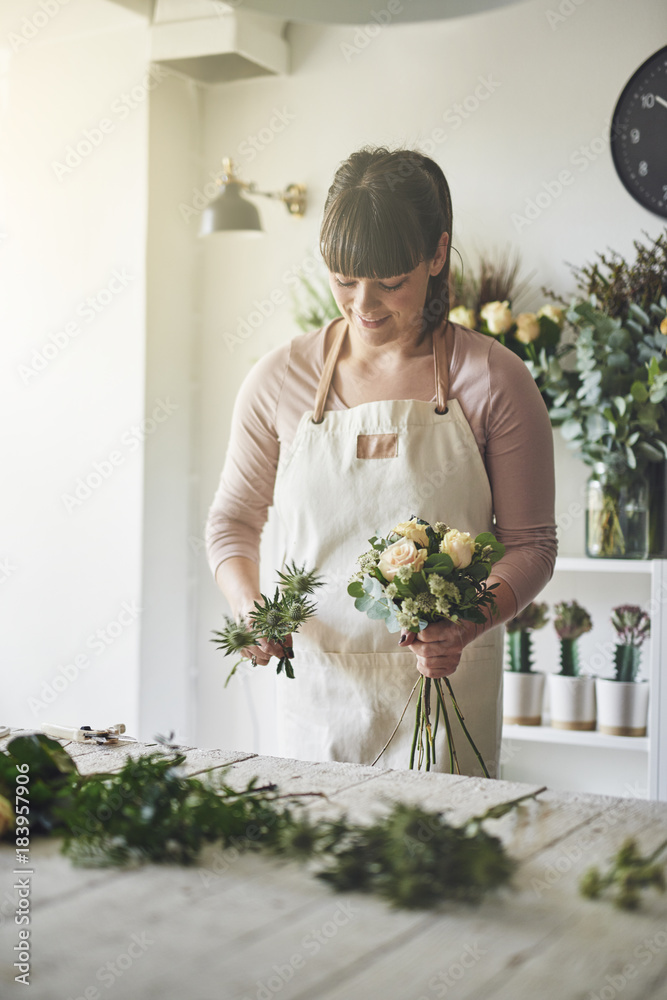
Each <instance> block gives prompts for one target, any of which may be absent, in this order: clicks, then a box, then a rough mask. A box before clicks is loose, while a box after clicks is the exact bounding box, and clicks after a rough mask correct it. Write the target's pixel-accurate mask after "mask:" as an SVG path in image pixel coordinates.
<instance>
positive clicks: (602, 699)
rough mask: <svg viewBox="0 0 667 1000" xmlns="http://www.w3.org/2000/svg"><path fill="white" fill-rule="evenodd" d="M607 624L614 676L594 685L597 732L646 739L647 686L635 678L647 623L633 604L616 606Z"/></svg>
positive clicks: (645, 617)
mask: <svg viewBox="0 0 667 1000" xmlns="http://www.w3.org/2000/svg"><path fill="white" fill-rule="evenodd" d="M611 623H612V625H613V626H614V629H615V630H616V634H617V637H618V641H617V644H616V649H615V650H614V676H613V677H612V678H605V677H598V678H596V681H595V689H596V696H597V701H598V729H599V731H600V732H601V733H608V734H609V735H611V736H646V717H647V715H648V689H649V685H648V681H646V680H639V677H638V674H639V668H640V665H641V653H642V645H643V644H644V642H645V641H646V639H647V638H648V636H649V634H650V631H651V620H650V618H649V616H648V614H647V613H646V612H645V611H643V610H642V608H640V607H638V606H637V605H636V604H620V605H619V606H618V607H616V608H613V610H612V615H611Z"/></svg>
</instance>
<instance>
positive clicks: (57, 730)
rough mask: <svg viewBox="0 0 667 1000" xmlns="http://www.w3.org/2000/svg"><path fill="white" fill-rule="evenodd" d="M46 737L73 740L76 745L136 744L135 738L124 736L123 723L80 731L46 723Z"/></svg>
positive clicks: (86, 727) (43, 729)
mask: <svg viewBox="0 0 667 1000" xmlns="http://www.w3.org/2000/svg"><path fill="white" fill-rule="evenodd" d="M41 730H42V732H43V733H44V734H45V736H54V737H55V738H56V739H57V740H73V741H74V742H75V743H100V744H101V745H103V746H112V745H114V744H116V743H126V742H127V743H136V740H135V738H134V737H133V736H123V735H122V734H123V733H124V732H125V726H124V724H123V723H122V722H118V723H116V725H114V726H107V728H106V729H92V728H91V727H90V726H81V727H80V728H79V729H68V728H67V727H66V726H53V725H51V723H45V724H44V725H43V726H42V727H41Z"/></svg>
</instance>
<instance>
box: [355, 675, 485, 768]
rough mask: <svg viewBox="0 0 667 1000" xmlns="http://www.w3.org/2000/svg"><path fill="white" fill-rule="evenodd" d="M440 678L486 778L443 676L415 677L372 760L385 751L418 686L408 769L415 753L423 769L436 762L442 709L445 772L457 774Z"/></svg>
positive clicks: (455, 758)
mask: <svg viewBox="0 0 667 1000" xmlns="http://www.w3.org/2000/svg"><path fill="white" fill-rule="evenodd" d="M443 680H444V682H445V684H446V685H447V690H448V691H449V695H450V698H451V700H452V707H453V709H454V713H455V715H456V718H457V719H458V721H459V725H460V726H461V729H462V730H463V733H464V735H465V738H466V739H467V741H468V743H469V744H470V746H471V747H472V750H473V753H474V754H475V756H476V757H477V760H478V761H479V765H480V767H481V768H482V773H483V774H484V777H485V778H489V777H490V775H489V772H488V769H487V766H486V764H485V763H484V758H483V757H482V755H481V753H480V752H479V750H478V749H477V746H476V745H475V741H474V740H473V738H472V736H471V735H470V733H469V731H468V728H467V726H466V724H465V721H464V717H463V713H462V712H461V709H460V708H459V705H458V702H457V701H456V698H455V696H454V691H453V690H452V685H451V684H450V682H449V678H447V677H444V678H442V679H441V678H440V677H436V678H433V679H432V678H430V677H423V676H422V677H421V678H418V679H417V681H415V684H414V687H413V688H412V691H411V692H410V694H409V696H408V700H407V702H406V703H405V706H404V708H403V711H402V712H401V717H400V719H399V720H398V722H397V723H396V725H395V727H394V730H393V732H392V734H391V736H390V737H389V739H388V740H387V742H386V743H385V745H384V746H383V747H382V750H381V751H380V753H379V754H378V755H377V757H376V758H375V760H374V761H373V764H377V762H378V761H379V759H380V757H381V756H382V754H383V753H384V752H385V750H386V749H387V747H388V746H389V744H390V743H391V741H392V740H393V738H394V736H395V735H396V733H397V731H398V728H399V726H400V724H401V722H402V721H403V718H404V716H405V713H406V712H407V710H408V706H409V704H410V702H411V701H412V696H413V694H414V693H415V689H416V688H417V686H419V691H418V694H417V704H416V706H415V726H414V730H413V733H412V744H411V747H410V770H411V771H412V770H414V766H415V757H416V758H417V770H421V767H422V764H424V769H425V770H426V771H430V770H431V764H435V763H436V750H435V737H436V733H437V731H438V722H439V720H440V712H441V711H442V717H443V720H444V724H445V734H446V740H447V750H448V753H449V772H450V774H460V773H461V768H460V766H459V761H458V757H457V756H456V747H455V745H454V735H453V732H452V725H451V722H450V719H449V712H448V711H447V705H446V703H445V698H444V692H443V689H442V681H443ZM431 685H433V686H434V687H435V693H436V697H437V702H436V715H435V724H434V725H433V726H431ZM371 766H372V765H371Z"/></svg>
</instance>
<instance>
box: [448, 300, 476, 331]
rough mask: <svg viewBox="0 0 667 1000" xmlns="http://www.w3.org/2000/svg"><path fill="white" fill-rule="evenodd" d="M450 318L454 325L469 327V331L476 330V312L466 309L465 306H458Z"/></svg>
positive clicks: (452, 311)
mask: <svg viewBox="0 0 667 1000" xmlns="http://www.w3.org/2000/svg"><path fill="white" fill-rule="evenodd" d="M449 318H450V319H451V321H452V323H458V324H459V325H460V326H467V327H468V329H469V330H474V329H475V310H474V309H466V307H465V306H456V308H455V309H452V310H451V312H450V314H449Z"/></svg>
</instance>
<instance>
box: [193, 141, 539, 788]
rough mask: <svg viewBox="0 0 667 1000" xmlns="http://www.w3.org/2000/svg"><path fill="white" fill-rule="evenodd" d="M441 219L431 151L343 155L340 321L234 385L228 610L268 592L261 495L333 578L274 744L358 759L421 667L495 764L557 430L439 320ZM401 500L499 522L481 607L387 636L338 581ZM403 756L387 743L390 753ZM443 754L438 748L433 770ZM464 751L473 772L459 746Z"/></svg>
mask: <svg viewBox="0 0 667 1000" xmlns="http://www.w3.org/2000/svg"><path fill="white" fill-rule="evenodd" d="M451 232H452V207H451V199H450V195H449V188H448V185H447V181H446V179H445V177H444V175H443V173H442V171H441V170H440V168H439V167H438V165H437V164H436V163H435V162H434V161H433V160H431V159H429V158H428V157H426V156H424V155H423V154H421V153H418V152H414V151H411V150H398V151H394V152H390V151H389V150H387V149H384V148H379V149H364V150H360V151H359V152H357V153H354V154H353V155H352V156H350V157H349V159H348V160H347V161H345V163H343V164H342V166H341V167H340V168H339V170H338V172H337V174H336V176H335V178H334V182H333V184H332V186H331V188H330V190H329V194H328V197H327V201H326V204H325V209H324V219H323V223H322V230H321V250H322V254H323V257H324V259H325V262H326V264H327V266H328V268H329V272H330V283H331V288H332V291H333V294H334V297H335V298H336V301H337V303H338V305H339V308H340V310H341V313H342V317H340V318H339V319H337V320H334V321H333V322H332V323H330V324H328V326H326V327H325V328H324V329H321V330H316V331H313V332H311V333H307V334H305V335H303V336H297V337H295V338H294V339H293V340H292V341H291V342H290V343H289V344H287V345H285V346H283V347H280V348H278V349H277V350H275V351H272V352H271V353H270V354H269V355H267V357H266V358H264V359H262V361H260V362H259V363H258V364H257V365H256V366H255V368H254V369H253V371H252V372H251V373H250V375H249V376H248V378H247V379H246V381H245V382H244V384H243V386H242V388H241V390H240V392H239V397H238V400H237V403H236V407H235V412H234V420H233V426H232V436H231V440H230V445H229V449H228V453H227V458H226V461H225V466H224V469H223V472H222V477H221V480H220V486H219V489H218V492H217V494H216V497H215V499H214V502H213V505H212V507H211V510H210V513H209V520H208V526H207V544H208V553H209V560H210V565H211V569H212V571H213V573H214V574H215V576H216V580H217V582H218V584H219V586H220V588H221V589H222V591H223V593H224V594H225V596H226V597H227V599H228V601H229V604H230V606H231V608H232V611H233V613H234V615H235V616H236V617H238V618H244V617H245V616H246V615H247V614H248V613H249V611H250V610H251V609H252V607H253V602H254V601H255V600H261V598H260V592H259V573H258V549H259V536H260V533H261V530H262V527H263V525H264V523H265V520H266V516H267V511H268V507H269V506H270V505H271V504H273V505H274V506H275V507H276V512H277V515H278V519H279V523H280V526H281V531H282V551H283V553H284V559H285V561H295V562H296V563H297V564H299V565H304V564H305V565H307V566H309V567H312V568H315V569H316V571H317V572H318V573H319V574H322V575H323V576H324V577H325V579H326V581H327V585H326V587H325V588H324V590H323V591H322V592H321V594H322V596H321V599H320V601H319V608H318V616H317V618H316V619H314V620H312V621H310V622H308V623H307V624H306V625H305V626H304V628H303V629H302V630H301V631H300V632H299V634H298V635H297V636H296V637H295V641H294V648H295V651H296V652H297V654H299V655H300V661H301V662H302V663H303V664H304V669H302V670H300V671H299V672H298V676H297V677H296V679H295V680H294V681H292V680H290V681H289V683H288V684H287V683H284V684H281V685H279V689H278V698H279V704H278V730H279V736H280V739H281V750H282V752H283V753H284V754H285V755H287V756H291V757H297V758H302V759H303V758H305V759H311V760H341V761H352V762H357V763H362V764H363V763H370V761H371V760H373V758H374V757H375V756H376V754H377V751H378V749H379V748H380V747H381V746H382V745H383V744H384V743H385V742H386V740H387V737H388V736H389V734H390V733H391V731H392V729H393V727H394V725H395V721H396V718H397V716H398V713H399V712H400V710H401V708H402V706H403V704H404V703H405V700H406V698H407V696H408V694H409V692H410V690H411V689H412V687H413V685H414V681H415V677H416V676H418V674H417V673H416V672H419V673H421V674H422V675H424V676H426V677H446V676H449V675H451V674H453V673H454V672H455V671H456V672H457V674H456V690H457V699H458V701H459V703H460V704H461V707H462V710H463V713H464V715H465V718H466V720H467V723H468V725H469V728H470V730H471V732H473V735H474V738H475V740H476V742H477V744H478V746H479V749H480V751H481V754H482V756H483V758H484V760H485V761H486V763H487V766H488V767H489V770H490V772H491V774H495V773H496V771H497V764H498V758H499V748H500V722H501V714H502V713H501V679H502V630H501V629H499V628H497V627H496V626H497V625H499V624H500V623H501V622H503V621H505V620H507V619H509V618H512V617H514V616H515V615H516V613H517V612H518V610H520V609H521V608H523V607H524V606H525V605H527V604H528V603H529V602H530V601H531V600H532V599H533V598H534V597H535V596H536V594H537V593H539V591H540V590H541V589H542V587H543V586H544V585H545V583H546V582H547V581H548V580H549V578H550V576H551V573H552V571H553V565H554V560H555V553H556V541H555V525H554V513H553V499H554V470H553V453H552V437H551V427H550V423H549V418H548V415H547V412H546V408H545V406H544V403H543V401H542V397H541V396H540V393H539V390H538V389H537V387H536V385H535V383H534V381H533V379H532V377H531V376H530V374H529V373H528V370H527V369H526V367H525V365H524V364H523V362H522V361H520V359H519V358H517V357H516V356H515V355H514V354H512V352H510V351H509V350H507V349H506V348H504V347H503V346H502V345H501V344H500V343H498V342H497V341H494V340H493V339H492V338H490V337H485V336H483V335H481V334H478V333H475V332H473V331H472V330H468V329H467V328H465V327H462V326H460V325H458V324H454V323H451V322H449V319H448V314H449V300H448V277H449V256H450V250H451ZM369 442H370V443H371V444H373V446H372V447H370V446H369ZM378 442H380V443H381V444H382V447H376V446H375V445H376V444H377V443H378ZM411 515H416V516H418V517H421V518H423V519H424V520H425V521H428V522H429V523H435V522H446V523H447V524H449V525H450V526H453V527H456V528H458V529H459V530H460V531H466V532H469V533H470V534H471V535H473V537H474V536H476V535H478V534H480V533H482V532H485V531H490V530H492V531H493V532H494V533H495V535H496V536H497V538H498V539H499V540H500V541H501V542H502V543H503V544H504V545H505V548H506V555H505V556H504V557H503V558H502V559H501V560H499V561H498V562H497V563H496V565H495V566H494V569H493V575H492V576H491V577H490V578H489V582H490V583H491V584H494V583H495V584H497V585H498V586H497V589H496V590H495V591H494V593H495V597H496V603H497V608H498V611H497V614H496V616H495V617H494V618H491V617H487V619H486V622H485V624H484V625H477V624H474V623H472V622H460V623H452V622H438V623H433V624H431V625H429V626H428V627H427V628H425V629H424V630H423V631H422V632H419V633H418V634H417V635H415V634H414V633H409V632H407V631H406V630H404V633H403V635H402V636H401V639H400V642H399V644H398V646H397V645H396V639H395V638H393V637H392V636H391V634H390V633H388V632H387V631H386V630H385V629H384V627H383V625H382V623H380V622H374V621H371V620H370V619H367V618H362V616H359V615H358V614H356V612H355V609H354V605H353V602H352V601H351V599H350V598H349V596H348V594H347V590H346V585H347V581H348V579H349V577H350V576H351V575H352V573H353V572H354V570H355V562H356V559H357V555H358V553H359V552H360V551H362V549H363V546H364V543H365V541H366V539H367V538H369V537H370V536H371V535H372V534H373V533H374V531H375V530H376V529H377V528H378V527H386V526H387V525H390V524H398V523H399V522H401V521H405V519H406V517H410V516H411ZM399 647H400V648H399ZM247 654H248V656H249V657H250V656H254V657H255V658H256V660H257V662H258V663H263V664H266V663H268V662H269V660H270V658H271V657H272V656H280V655H281V650H280V649H278V648H276V647H275V645H274V644H272V643H269V642H267V641H265V640H262V642H261V643H260V644H258V645H257V646H253V647H250V648H249V649H248V650H247ZM440 736H442V738H443V739H444V735H443V734H440ZM406 760H407V754H406V751H405V746H404V744H403V743H402V742H401V740H400V739H398V740H395V741H394V743H393V744H392V748H391V751H390V752H389V753H388V754H387V755H386V757H385V758H383V763H384V764H385V766H390V767H392V766H394V767H396V766H397V767H404V766H405V761H406ZM445 761H446V755H445V753H444V752H441V753H439V754H438V766H439V767H442V766H443V764H444V763H445ZM459 762H460V764H461V770H462V772H463V773H478V770H477V768H478V765H477V761H476V759H475V758H474V756H473V755H472V753H471V754H470V756H469V757H468V758H467V759H466V758H465V757H464V756H463V755H462V759H461V760H460V761H459Z"/></svg>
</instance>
